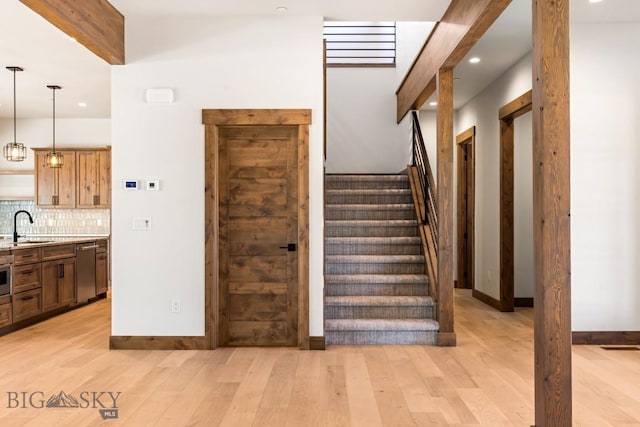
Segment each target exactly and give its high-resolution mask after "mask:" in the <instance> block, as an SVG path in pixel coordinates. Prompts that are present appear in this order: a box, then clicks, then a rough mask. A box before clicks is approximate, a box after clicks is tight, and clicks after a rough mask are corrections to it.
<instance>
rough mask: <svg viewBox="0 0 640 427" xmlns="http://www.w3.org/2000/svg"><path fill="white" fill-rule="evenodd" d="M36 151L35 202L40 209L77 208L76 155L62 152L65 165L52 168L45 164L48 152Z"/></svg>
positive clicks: (72, 152) (43, 150) (66, 151)
mask: <svg viewBox="0 0 640 427" xmlns="http://www.w3.org/2000/svg"><path fill="white" fill-rule="evenodd" d="M34 151H35V167H34V171H35V183H36V189H35V200H36V205H37V206H40V207H56V208H75V207H76V155H75V152H74V151H69V150H60V153H62V155H63V156H64V165H62V167H60V168H50V167H48V166H47V165H46V164H45V162H46V158H47V151H46V150H45V149H42V150H40V149H37V150H36V149H34Z"/></svg>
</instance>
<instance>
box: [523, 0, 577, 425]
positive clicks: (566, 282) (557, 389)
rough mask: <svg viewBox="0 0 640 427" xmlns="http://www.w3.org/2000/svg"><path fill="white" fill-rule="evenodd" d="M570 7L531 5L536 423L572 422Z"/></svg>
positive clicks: (541, 1) (554, 0) (553, 1)
mask: <svg viewBox="0 0 640 427" xmlns="http://www.w3.org/2000/svg"><path fill="white" fill-rule="evenodd" d="M569 2H570V0H533V59H532V61H533V111H532V112H533V165H534V169H533V198H534V200H533V201H534V203H533V206H534V208H533V226H534V231H533V236H534V245H535V264H536V290H535V308H534V311H535V317H534V318H535V320H534V337H535V422H536V426H539V427H542V426H545V427H550V426H570V425H571V409H572V408H571V279H570V269H571V257H570V217H569V215H570V195H569V143H570V135H569Z"/></svg>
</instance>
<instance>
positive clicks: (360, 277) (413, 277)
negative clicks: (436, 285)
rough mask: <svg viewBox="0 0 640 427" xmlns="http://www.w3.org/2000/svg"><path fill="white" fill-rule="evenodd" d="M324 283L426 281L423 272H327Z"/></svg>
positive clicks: (426, 278)
mask: <svg viewBox="0 0 640 427" xmlns="http://www.w3.org/2000/svg"><path fill="white" fill-rule="evenodd" d="M324 279H325V282H326V283H399V284H400V283H425V284H426V283H428V281H429V279H428V277H427V276H426V275H424V274H344V275H342V274H328V275H326V276H324Z"/></svg>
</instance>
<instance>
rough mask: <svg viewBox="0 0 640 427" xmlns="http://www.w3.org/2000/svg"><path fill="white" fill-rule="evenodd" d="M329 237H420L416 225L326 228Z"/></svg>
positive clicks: (331, 226)
mask: <svg viewBox="0 0 640 427" xmlns="http://www.w3.org/2000/svg"><path fill="white" fill-rule="evenodd" d="M325 230H326V235H327V237H414V236H417V235H418V227H417V226H415V225H410V226H401V227H386V226H360V225H355V226H354V225H350V226H335V225H327V226H326V229H325Z"/></svg>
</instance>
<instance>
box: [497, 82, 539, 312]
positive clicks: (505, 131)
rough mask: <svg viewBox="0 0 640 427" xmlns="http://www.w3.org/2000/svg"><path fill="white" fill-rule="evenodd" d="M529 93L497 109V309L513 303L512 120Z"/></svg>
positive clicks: (526, 107) (527, 104) (527, 103)
mask: <svg viewBox="0 0 640 427" xmlns="http://www.w3.org/2000/svg"><path fill="white" fill-rule="evenodd" d="M531 95H532V92H531V91H528V92H526V93H524V94H522V95H521V96H519V97H517V98H516V99H514V100H513V101H511V102H509V103H508V104H506V105H504V106H502V108H500V110H499V111H498V119H499V120H500V211H499V212H500V311H513V310H514V306H515V303H514V301H515V289H514V288H515V283H514V275H515V267H514V265H515V264H514V258H515V256H514V241H513V240H514V239H513V235H514V231H513V230H514V213H513V212H514V210H513V209H514V208H513V205H514V204H513V199H514V176H515V173H514V142H515V119H516V118H518V117H520V116H522V115H524V114H526V113H528V112H530V111H531V106H532V99H531Z"/></svg>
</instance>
